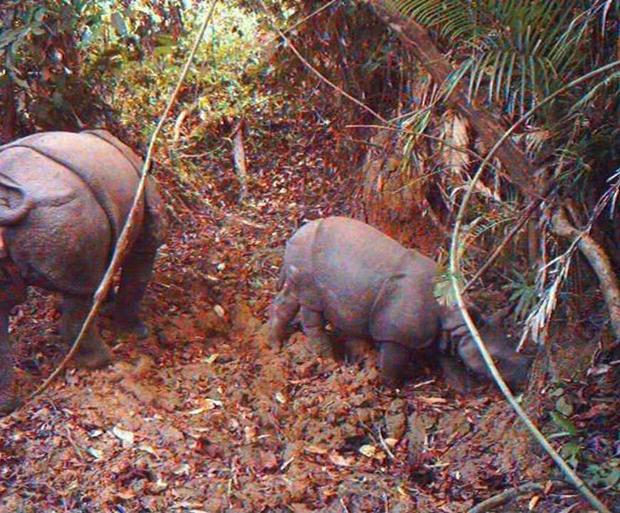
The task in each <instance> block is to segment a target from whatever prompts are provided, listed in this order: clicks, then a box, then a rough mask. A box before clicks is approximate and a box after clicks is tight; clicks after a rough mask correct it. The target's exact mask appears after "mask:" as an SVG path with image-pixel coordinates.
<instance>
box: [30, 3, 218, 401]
mask: <svg viewBox="0 0 620 513" xmlns="http://www.w3.org/2000/svg"><path fill="white" fill-rule="evenodd" d="M216 4H217V0H212V2H211V6H210V8H209V12H208V13H207V16H206V17H205V20H204V21H203V23H202V25H201V27H200V29H199V31H198V35H197V36H196V40H195V41H194V45H193V47H192V49H191V51H190V54H189V56H188V58H187V61H186V62H185V66H184V67H183V70H182V71H181V75H180V76H179V80H178V81H177V84H176V87H175V88H174V91H173V92H172V94H171V95H170V99H169V100H168V104H167V105H166V108H165V110H164V112H163V114H162V115H161V117H160V119H159V122H158V123H157V126H156V128H155V131H154V132H153V135H151V140H150V142H149V146H148V150H147V152H146V158H145V159H144V163H143V165H142V171H141V177H140V182H139V183H138V187H137V189H136V194H135V196H134V200H133V204H132V205H131V210H130V211H129V214H128V215H127V219H126V221H125V225H124V226H123V230H122V231H121V234H120V236H119V238H118V240H117V242H116V246H115V248H114V254H113V255H112V259H111V261H110V263H109V265H108V268H107V270H106V272H105V274H104V276H103V278H102V279H101V282H100V284H99V287H98V288H97V291H96V292H95V296H94V299H95V301H94V302H93V305H92V307H91V309H90V312H89V313H88V315H87V316H86V319H85V321H84V323H83V324H82V329H81V330H80V333H79V334H78V336H77V338H76V339H75V342H74V343H73V346H71V350H70V351H69V352H68V353H67V355H66V356H65V357H64V359H63V360H62V362H60V365H59V366H58V367H57V368H56V370H55V371H54V372H52V374H50V376H49V377H48V378H47V379H46V380H45V381H44V382H43V384H42V385H41V386H40V387H39V388H37V389H36V390H35V391H34V392H33V393H32V394H30V396H29V397H28V399H27V400H26V401H25V402H24V403H23V405H24V404H27V403H28V402H30V401H31V400H32V399H33V398H34V397H36V396H37V395H39V394H41V393H42V392H43V391H45V389H47V387H49V385H50V384H51V383H52V381H53V380H54V379H55V378H56V377H57V376H58V375H59V374H60V373H61V372H62V371H63V369H64V368H65V367H66V365H67V363H68V362H69V360H71V358H73V356H74V355H75V353H76V351H77V350H78V348H79V345H80V343H81V342H82V339H83V338H84V335H85V334H86V332H87V330H88V329H89V328H90V326H91V325H92V323H93V321H94V320H95V317H96V316H97V314H98V312H99V309H100V307H101V304H102V303H103V301H104V299H105V298H106V297H107V293H108V290H109V288H110V286H111V284H112V278H113V277H114V274H115V272H116V270H117V269H118V268H119V266H120V264H121V262H122V260H123V258H124V257H125V253H126V251H127V249H128V248H129V242H130V240H131V239H130V237H131V235H132V230H133V229H134V228H135V226H136V221H137V219H138V216H139V214H140V211H141V206H142V205H143V201H144V188H145V186H146V179H147V177H148V173H149V168H150V165H151V160H152V158H153V150H154V148H155V140H156V138H157V136H158V135H159V132H161V129H162V127H163V126H164V123H165V121H166V118H167V117H168V114H169V113H170V111H171V110H172V107H173V105H174V103H175V101H176V98H177V96H178V94H179V91H180V89H181V86H182V84H183V81H184V80H185V77H186V76H187V73H188V71H189V68H190V66H191V64H192V61H193V59H194V55H195V54H196V50H197V49H198V46H199V45H200V43H201V42H202V38H203V36H204V33H205V31H206V29H207V26H208V25H209V22H210V21H211V18H212V17H213V11H214V10H215V5H216ZM23 405H22V406H23Z"/></svg>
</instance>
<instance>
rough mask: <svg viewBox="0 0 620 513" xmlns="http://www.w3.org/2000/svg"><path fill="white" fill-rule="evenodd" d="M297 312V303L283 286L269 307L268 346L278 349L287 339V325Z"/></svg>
mask: <svg viewBox="0 0 620 513" xmlns="http://www.w3.org/2000/svg"><path fill="white" fill-rule="evenodd" d="M298 311H299V301H298V300H297V297H296V296H295V295H294V294H293V293H292V292H291V290H290V287H289V286H288V285H285V286H284V288H283V289H282V291H281V292H280V293H279V294H278V295H277V296H276V298H275V299H274V301H273V304H272V305H271V312H270V314H269V344H270V345H271V346H272V347H275V348H277V349H280V348H281V347H282V342H284V340H285V339H286V338H287V335H288V331H289V325H290V323H291V322H292V320H293V319H294V318H295V316H296V315H297V312H298Z"/></svg>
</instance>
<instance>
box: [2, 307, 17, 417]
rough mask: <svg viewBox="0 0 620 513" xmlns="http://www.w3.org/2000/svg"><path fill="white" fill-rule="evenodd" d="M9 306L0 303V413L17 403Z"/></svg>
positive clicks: (6, 411) (10, 409)
mask: <svg viewBox="0 0 620 513" xmlns="http://www.w3.org/2000/svg"><path fill="white" fill-rule="evenodd" d="M10 308H11V307H10V306H6V305H1V304H0V415H4V414H7V413H10V412H12V411H13V410H14V409H15V408H16V407H17V405H18V401H17V396H16V395H15V386H14V383H13V380H14V376H15V372H14V370H13V354H12V352H11V347H10V344H9V310H10Z"/></svg>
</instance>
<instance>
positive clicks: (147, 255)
mask: <svg viewBox="0 0 620 513" xmlns="http://www.w3.org/2000/svg"><path fill="white" fill-rule="evenodd" d="M141 166H142V161H141V159H140V158H139V157H138V156H137V155H136V154H135V153H133V151H132V150H131V149H130V148H129V147H127V146H125V145H124V144H122V143H121V142H120V141H119V140H118V139H116V138H114V137H113V136H112V135H111V134H109V133H108V132H105V131H101V130H97V131H91V132H82V133H79V134H75V133H68V132H44V133H40V134H36V135H33V136H29V137H26V138H23V139H20V140H18V141H15V142H13V143H11V144H9V145H5V146H3V147H0V413H2V412H8V411H10V410H12V409H13V408H14V407H15V405H16V394H15V390H14V386H13V360H12V355H11V351H10V347H9V340H8V316H9V311H10V310H11V308H12V307H13V306H14V305H15V304H17V303H19V302H21V301H23V300H24V298H25V287H26V286H28V285H33V286H38V287H42V288H45V289H48V290H51V291H56V292H59V293H60V294H61V295H62V297H63V301H62V319H61V334H62V335H63V336H64V338H66V339H67V340H69V341H72V340H73V339H74V338H75V337H76V335H77V334H78V332H79V329H80V327H81V323H82V321H83V319H84V318H85V315H86V313H87V312H88V310H89V308H90V303H91V298H92V295H93V293H94V292H95V289H96V287H97V285H98V283H99V281H100V280H101V278H102V276H103V273H104V271H105V268H106V266H107V264H108V262H109V259H110V257H111V253H112V251H113V249H114V244H115V243H116V240H117V238H118V236H119V234H120V231H121V229H122V227H123V224H124V222H125V219H126V218H127V214H128V213H129V210H130V208H131V204H132V201H133V196H134V193H135V190H136V187H137V185H138V180H139V172H140V168H141ZM137 226H138V230H136V234H135V236H134V240H133V241H132V245H131V249H130V252H129V254H128V255H127V257H126V260H125V261H124V264H123V269H122V273H121V280H120V286H119V289H118V293H117V295H116V302H115V319H116V322H117V324H118V325H119V327H120V328H121V329H122V330H124V331H132V332H135V333H137V334H138V335H139V336H146V334H147V333H148V330H147V329H146V326H145V325H144V324H143V323H142V322H141V320H140V319H139V317H138V308H139V303H140V301H141V299H142V297H143V295H144V292H145V289H146V286H147V284H148V281H149V279H150V277H151V272H152V268H153V261H154V259H155V255H156V251H157V248H158V247H159V245H160V244H161V241H162V239H163V236H164V232H165V220H164V211H163V204H162V201H161V198H160V196H159V194H158V192H157V190H156V188H155V186H154V183H153V182H150V183H148V185H147V189H146V201H145V207H144V208H143V209H142V212H141V215H140V216H139V219H138V224H137ZM9 262H10V264H7V263H9ZM7 265H12V266H13V269H14V270H15V269H16V270H17V276H16V275H15V274H16V273H13V276H12V277H11V276H10V273H9V271H8V270H7V269H8V267H7ZM110 361H111V353H110V350H109V348H108V347H107V346H106V344H105V343H104V342H103V341H102V340H101V338H100V336H99V331H98V329H97V327H96V325H95V326H93V327H92V328H91V329H90V330H89V331H88V333H87V335H86V337H85V339H84V340H83V343H82V344H81V346H80V349H79V351H78V353H77V355H76V357H75V362H76V364H77V365H78V366H82V367H87V368H97V367H102V366H104V365H106V364H108V363H109V362H110Z"/></svg>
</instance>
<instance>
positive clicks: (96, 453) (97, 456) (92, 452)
mask: <svg viewBox="0 0 620 513" xmlns="http://www.w3.org/2000/svg"><path fill="white" fill-rule="evenodd" d="M86 452H87V453H88V454H90V455H91V456H92V457H93V458H95V459H96V460H100V459H101V458H103V453H102V452H101V451H100V450H99V449H95V448H94V447H88V448H87V449H86Z"/></svg>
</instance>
